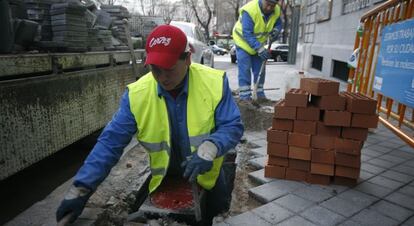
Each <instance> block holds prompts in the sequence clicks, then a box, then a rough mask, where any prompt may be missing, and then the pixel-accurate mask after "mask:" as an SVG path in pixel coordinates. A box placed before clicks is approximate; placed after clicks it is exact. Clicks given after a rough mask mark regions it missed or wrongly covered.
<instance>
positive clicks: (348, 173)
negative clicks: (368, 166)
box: [335, 165, 359, 179]
mask: <svg viewBox="0 0 414 226" xmlns="http://www.w3.org/2000/svg"><path fill="white" fill-rule="evenodd" d="M335 176H340V177H346V178H352V179H358V178H359V169H357V168H351V167H346V166H338V165H336V166H335Z"/></svg>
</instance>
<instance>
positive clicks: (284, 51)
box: [270, 43, 289, 62]
mask: <svg viewBox="0 0 414 226" xmlns="http://www.w3.org/2000/svg"><path fill="white" fill-rule="evenodd" d="M270 54H271V55H272V59H273V60H274V61H275V62H281V61H287V58H288V54H289V45H288V44H280V43H273V44H272V45H271V46H270Z"/></svg>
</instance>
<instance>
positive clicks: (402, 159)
mask: <svg viewBox="0 0 414 226" xmlns="http://www.w3.org/2000/svg"><path fill="white" fill-rule="evenodd" d="M397 152H399V153H405V152H402V151H392V152H389V153H387V154H385V155H381V156H380V157H378V158H380V159H384V160H387V161H390V162H394V163H398V164H399V163H402V162H405V161H407V160H409V158H406V157H402V156H397V155H395V153H397Z"/></svg>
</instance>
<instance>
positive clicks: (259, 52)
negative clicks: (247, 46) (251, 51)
mask: <svg viewBox="0 0 414 226" xmlns="http://www.w3.org/2000/svg"><path fill="white" fill-rule="evenodd" d="M257 55H259V57H260V58H262V60H263V61H265V60H268V59H269V58H270V57H271V56H270V53H269V51H268V50H267V49H265V48H264V47H263V46H262V47H260V49H258V50H257Z"/></svg>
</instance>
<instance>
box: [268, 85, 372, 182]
mask: <svg viewBox="0 0 414 226" xmlns="http://www.w3.org/2000/svg"><path fill="white" fill-rule="evenodd" d="M338 91H339V83H338V82H334V81H331V80H326V79H320V78H303V79H301V82H300V89H291V90H289V91H288V92H287V93H286V95H285V99H284V100H281V101H280V102H278V103H277V104H276V106H275V114H274V118H273V123H272V127H271V128H269V130H268V131H267V141H268V146H267V153H268V155H269V158H268V162H267V164H266V166H265V176H266V177H273V178H284V179H289V180H299V181H307V182H309V183H316V184H329V183H330V182H331V181H332V180H334V182H336V183H340V184H355V183H356V182H357V179H358V178H359V172H360V167H361V149H362V146H363V143H364V141H365V139H366V138H367V136H368V128H376V127H377V123H378V115H377V114H376V104H377V102H376V100H374V99H371V98H368V97H366V96H364V95H361V94H357V93H350V92H341V93H338Z"/></svg>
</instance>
